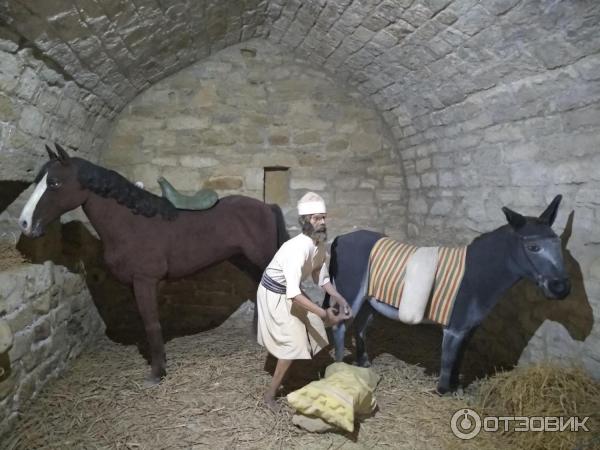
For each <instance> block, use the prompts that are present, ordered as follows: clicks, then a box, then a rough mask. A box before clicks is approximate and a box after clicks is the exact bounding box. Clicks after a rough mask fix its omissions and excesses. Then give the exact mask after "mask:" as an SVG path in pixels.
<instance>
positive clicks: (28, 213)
mask: <svg viewBox="0 0 600 450" xmlns="http://www.w3.org/2000/svg"><path fill="white" fill-rule="evenodd" d="M47 176H48V173H46V175H44V178H42V180H41V181H40V182H39V183H38V184H37V186H36V187H35V189H34V191H33V194H31V197H29V200H27V203H26V204H25V207H24V208H23V211H22V212H21V216H20V217H19V227H21V230H23V233H24V234H25V235H26V236H29V234H30V233H31V229H32V228H33V223H32V222H33V213H34V212H35V208H36V207H37V204H38V202H39V201H40V198H42V195H44V192H46V187H47V185H46V177H47Z"/></svg>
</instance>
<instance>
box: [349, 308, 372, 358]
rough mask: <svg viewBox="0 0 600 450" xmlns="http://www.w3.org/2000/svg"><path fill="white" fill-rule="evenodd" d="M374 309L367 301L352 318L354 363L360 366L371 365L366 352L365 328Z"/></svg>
mask: <svg viewBox="0 0 600 450" xmlns="http://www.w3.org/2000/svg"><path fill="white" fill-rule="evenodd" d="M373 313H374V309H373V307H372V306H371V304H370V303H369V302H365V304H364V305H363V306H362V308H360V310H359V311H358V314H357V315H356V318H355V319H354V338H355V340H356V364H357V365H359V366H360V367H371V362H370V361H369V355H368V353H367V342H366V341H367V329H368V328H369V324H370V323H371V321H372V320H373V316H374V314H373Z"/></svg>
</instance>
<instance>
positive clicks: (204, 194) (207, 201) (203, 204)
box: [157, 177, 219, 210]
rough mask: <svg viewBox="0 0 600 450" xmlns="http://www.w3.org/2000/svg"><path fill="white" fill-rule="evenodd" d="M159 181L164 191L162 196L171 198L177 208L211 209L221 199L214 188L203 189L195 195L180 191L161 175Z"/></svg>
mask: <svg viewBox="0 0 600 450" xmlns="http://www.w3.org/2000/svg"><path fill="white" fill-rule="evenodd" d="M157 181H158V184H159V186H160V190H161V191H162V196H163V197H164V198H166V199H167V200H169V201H170V202H171V203H172V204H173V206H175V208H177V209H191V210H203V209H209V208H212V207H213V206H214V204H215V203H217V200H219V196H218V195H217V193H216V192H215V191H213V190H212V189H201V190H199V191H198V192H196V193H195V194H194V195H184V194H181V193H180V192H178V191H177V189H175V188H174V187H173V185H172V184H171V183H169V182H168V181H167V180H166V179H165V178H164V177H160V178H159V179H158V180H157Z"/></svg>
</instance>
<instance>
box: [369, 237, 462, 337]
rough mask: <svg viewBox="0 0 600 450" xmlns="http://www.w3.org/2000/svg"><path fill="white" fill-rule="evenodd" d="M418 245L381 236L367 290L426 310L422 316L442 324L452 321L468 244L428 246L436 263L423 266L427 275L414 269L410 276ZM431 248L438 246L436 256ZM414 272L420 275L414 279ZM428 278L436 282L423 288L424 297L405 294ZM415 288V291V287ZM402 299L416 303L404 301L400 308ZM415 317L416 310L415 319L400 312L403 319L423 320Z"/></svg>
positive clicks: (371, 260) (372, 257) (394, 302)
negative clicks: (408, 273) (411, 286)
mask: <svg viewBox="0 0 600 450" xmlns="http://www.w3.org/2000/svg"><path fill="white" fill-rule="evenodd" d="M418 249H419V247H416V246H414V245H409V244H404V243H402V242H397V241H395V240H393V239H390V238H387V237H386V238H381V239H379V240H378V241H377V242H376V243H375V245H374V246H373V249H372V250H371V254H370V256H369V287H368V290H367V294H368V295H369V296H370V297H374V298H375V299H377V300H378V301H381V302H384V303H386V304H388V305H390V306H393V307H394V308H398V309H399V310H401V309H404V310H407V308H406V307H407V306H410V308H408V309H413V311H414V310H416V311H422V313H421V317H422V316H423V313H424V316H425V317H426V318H427V319H429V320H431V321H433V322H437V323H439V324H442V325H448V322H449V321H450V316H451V314H452V308H453V306H454V300H456V294H457V293H458V288H459V286H460V284H461V282H462V279H463V276H464V273H465V260H466V255H467V247H466V246H465V247H437V248H436V247H428V248H427V250H429V251H428V252H427V253H428V255H427V256H426V259H427V258H429V261H433V262H434V264H435V267H431V268H429V269H425V270H419V271H421V272H425V273H424V275H423V274H418V273H415V272H416V271H415V270H411V271H410V273H411V274H412V275H410V279H407V267H408V266H409V262H410V261H411V259H412V258H413V256H415V254H417V255H418V254H420V253H421V252H417V250H418ZM431 249H437V252H436V253H437V255H435V256H434V257H433V258H432V257H431V255H432V252H431V251H430V250H431ZM434 252H435V250H434ZM435 261H437V263H435ZM421 262H422V260H421ZM421 262H419V263H421ZM413 265H414V261H413ZM414 267H418V266H414ZM421 267H422V266H421ZM417 272H418V271H417ZM428 275H430V276H428ZM413 276H415V277H416V278H414V279H413V278H412V277H413ZM427 278H429V282H431V283H432V285H430V286H431V287H429V286H426V287H425V288H424V289H421V292H422V293H425V295H424V296H423V295H421V298H414V297H413V298H405V296H403V292H404V290H405V289H404V288H405V285H407V284H412V285H417V284H419V283H422V282H423V280H426V279H427ZM425 282H427V281H425ZM411 291H414V289H412V290H411ZM417 297H419V296H417ZM402 302H411V303H412V304H411V305H407V304H404V305H403V308H400V305H401V303H402ZM417 315H418V314H417ZM414 317H415V315H414V313H413V320H403V317H402V314H400V320H402V321H407V322H409V323H419V322H420V321H421V320H414Z"/></svg>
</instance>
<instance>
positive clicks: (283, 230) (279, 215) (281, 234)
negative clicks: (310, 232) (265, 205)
mask: <svg viewBox="0 0 600 450" xmlns="http://www.w3.org/2000/svg"><path fill="white" fill-rule="evenodd" d="M269 207H270V208H271V211H273V214H274V215H275V224H276V226H277V248H279V247H281V245H282V244H283V243H284V242H285V241H287V240H288V239H289V238H290V235H289V234H288V231H287V227H286V226H285V218H284V217H283V212H282V211H281V208H280V207H279V205H277V204H276V203H271V204H269Z"/></svg>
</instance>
